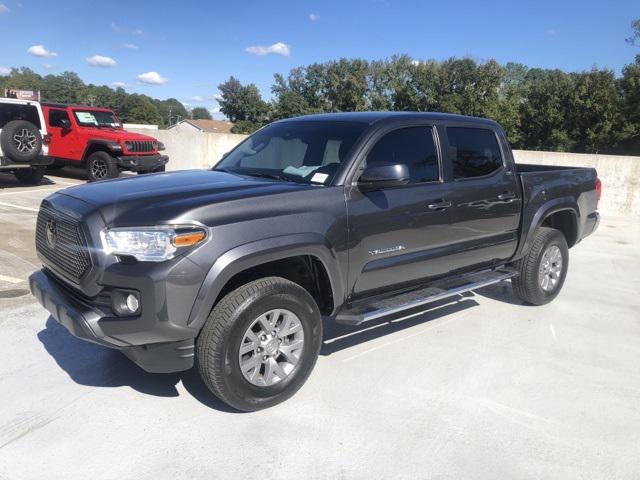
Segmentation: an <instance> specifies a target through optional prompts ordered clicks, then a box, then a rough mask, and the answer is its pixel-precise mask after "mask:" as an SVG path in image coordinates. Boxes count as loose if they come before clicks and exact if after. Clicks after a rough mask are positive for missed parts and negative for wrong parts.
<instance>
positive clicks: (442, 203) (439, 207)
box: [427, 200, 451, 210]
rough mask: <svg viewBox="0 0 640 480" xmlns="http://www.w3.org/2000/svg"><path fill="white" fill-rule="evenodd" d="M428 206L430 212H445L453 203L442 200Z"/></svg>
mask: <svg viewBox="0 0 640 480" xmlns="http://www.w3.org/2000/svg"><path fill="white" fill-rule="evenodd" d="M427 206H428V207H429V210H444V209H445V208H449V207H450V206H451V202H447V201H444V200H442V201H440V202H435V203H430V204H429V205H427Z"/></svg>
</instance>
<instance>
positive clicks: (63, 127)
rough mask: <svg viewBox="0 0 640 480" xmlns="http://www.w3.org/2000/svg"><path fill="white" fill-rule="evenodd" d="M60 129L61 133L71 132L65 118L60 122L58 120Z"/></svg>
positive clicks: (69, 123) (69, 124)
mask: <svg viewBox="0 0 640 480" xmlns="http://www.w3.org/2000/svg"><path fill="white" fill-rule="evenodd" d="M60 128H62V131H63V132H67V131H69V130H71V122H70V121H69V120H67V119H66V118H63V119H62V120H60Z"/></svg>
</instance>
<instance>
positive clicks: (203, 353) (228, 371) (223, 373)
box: [196, 277, 322, 412]
mask: <svg viewBox="0 0 640 480" xmlns="http://www.w3.org/2000/svg"><path fill="white" fill-rule="evenodd" d="M272 309H287V310H288V311H290V312H293V313H294V314H295V315H296V316H297V318H298V319H299V321H300V324H301V325H302V332H303V334H304V339H303V340H302V344H303V348H302V353H301V354H300V358H299V360H298V363H297V365H295V367H294V368H293V369H292V370H291V372H290V373H289V374H288V376H286V377H285V378H284V379H281V380H280V381H279V382H277V383H275V384H274V385H271V386H256V385H254V384H252V383H250V382H249V380H247V379H246V378H245V376H244V375H243V373H242V372H241V369H240V359H239V351H240V345H241V343H242V342H243V338H244V335H245V333H246V331H247V329H248V328H250V326H251V325H252V323H253V322H254V321H255V319H256V318H258V317H260V316H262V315H263V314H264V313H265V312H268V311H270V310H272ZM321 344H322V320H321V318H320V311H319V309H318V306H317V305H316V302H315V301H314V299H313V298H312V297H311V295H309V293H308V292H307V291H306V290H305V289H304V288H302V287H301V286H299V285H297V284H295V283H293V282H290V281H289V280H285V279H284V278H280V277H266V278H262V279H259V280H255V281H253V282H250V283H247V284H246V285H243V286H241V287H239V288H237V289H236V290H234V291H232V292H231V293H229V294H228V295H226V296H225V297H224V298H223V299H222V300H221V301H220V302H219V303H218V304H217V305H216V306H215V307H214V309H213V310H212V311H211V313H210V314H209V318H208V319H207V321H206V323H205V325H204V327H203V328H202V331H201V332H200V335H199V337H198V339H197V342H196V362H197V365H198V369H199V371H200V376H201V377H202V379H203V381H204V383H205V384H206V385H207V387H208V388H209V389H210V390H211V391H212V392H213V393H214V394H215V395H216V396H217V397H218V398H219V399H220V400H222V401H223V402H225V403H227V404H228V405H230V406H232V407H233V408H236V409H238V410H241V411H246V412H248V411H255V410H260V409H263V408H267V407H271V406H273V405H276V404H278V403H281V402H283V401H285V400H287V399H288V398H290V397H291V396H292V395H293V394H294V393H296V392H297V391H298V389H299V388H300V387H302V385H303V384H304V382H305V381H306V380H307V378H308V377H309V374H310V373H311V371H312V370H313V367H314V365H315V363H316V360H317V358H318V354H319V352H320V347H321Z"/></svg>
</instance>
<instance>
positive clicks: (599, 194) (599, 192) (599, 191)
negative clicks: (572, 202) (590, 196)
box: [596, 178, 602, 208]
mask: <svg viewBox="0 0 640 480" xmlns="http://www.w3.org/2000/svg"><path fill="white" fill-rule="evenodd" d="M601 197H602V182H601V181H600V179H599V178H596V208H598V203H600V198H601Z"/></svg>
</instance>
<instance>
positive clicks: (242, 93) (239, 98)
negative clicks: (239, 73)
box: [218, 77, 269, 123]
mask: <svg viewBox="0 0 640 480" xmlns="http://www.w3.org/2000/svg"><path fill="white" fill-rule="evenodd" d="M218 89H219V90H220V94H221V96H222V99H221V100H220V101H219V103H220V110H221V111H222V113H224V114H225V115H226V116H227V118H228V119H229V120H231V121H232V122H237V121H241V120H247V121H250V122H254V123H263V122H265V121H266V120H267V114H268V112H269V105H268V104H267V102H265V101H264V100H263V99H262V96H261V95H260V91H259V90H258V87H256V86H255V85H254V84H253V83H251V84H249V85H246V86H244V85H242V84H241V83H240V81H239V80H238V79H237V78H235V77H230V78H229V80H227V81H226V82H224V83H221V84H220V85H218Z"/></svg>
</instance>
